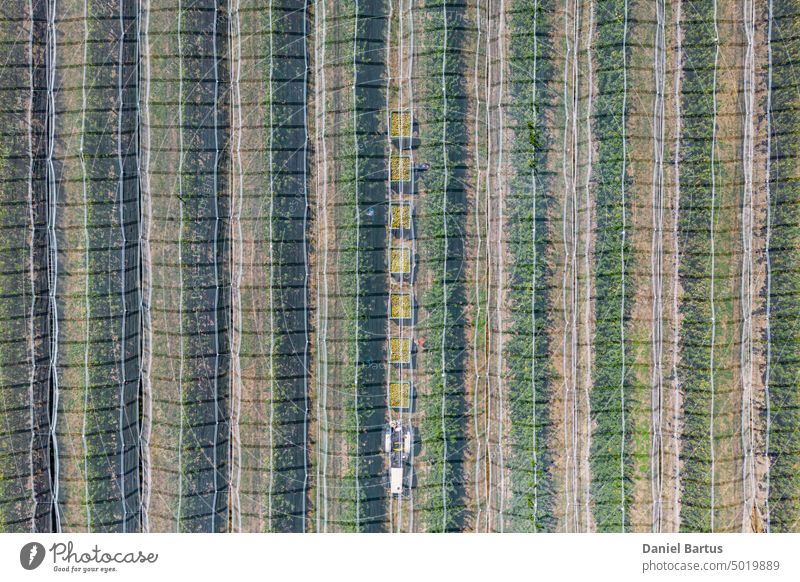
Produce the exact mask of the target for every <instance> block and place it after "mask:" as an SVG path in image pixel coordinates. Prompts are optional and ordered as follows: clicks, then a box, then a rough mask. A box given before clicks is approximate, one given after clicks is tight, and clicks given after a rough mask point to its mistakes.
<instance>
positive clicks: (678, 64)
mask: <svg viewBox="0 0 800 582" xmlns="http://www.w3.org/2000/svg"><path fill="white" fill-rule="evenodd" d="M681 8H682V0H676V3H675V8H674V10H675V43H676V54H675V66H674V72H673V96H672V101H673V107H674V109H675V112H674V117H673V119H674V124H675V143H674V148H675V153H674V154H673V156H674V157H673V160H672V168H673V174H674V177H673V179H674V181H675V184H674V191H675V193H674V200H673V203H672V256H673V264H672V314H671V317H672V369H671V376H672V378H671V379H672V452H673V471H674V473H673V488H674V489H673V503H672V512H673V515H672V520H673V521H672V523H673V528H672V529H673V530H674V531H678V530H679V529H680V504H679V502H678V500H679V499H680V488H681V479H680V473H681V462H680V450H681V449H680V429H679V426H680V425H679V423H680V412H681V410H680V408H681V407H680V394H681V392H680V391H681V386H680V379H679V377H678V354H679V339H680V309H679V302H678V292H679V281H680V273H679V270H678V265H679V263H680V247H679V244H678V226H679V225H678V218H679V216H680V201H681V179H680V157H681V99H680V94H681V74H682V66H683V47H682V45H681V41H682V38H681V37H682V32H681Z"/></svg>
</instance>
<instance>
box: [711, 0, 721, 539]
mask: <svg viewBox="0 0 800 582" xmlns="http://www.w3.org/2000/svg"><path fill="white" fill-rule="evenodd" d="M718 62H719V27H718V24H717V0H714V82H713V89H712V91H713V107H714V116H713V122H712V123H713V125H712V128H711V224H710V237H711V354H710V362H709V375H710V380H709V382H710V385H711V408H710V415H709V441H710V444H711V475H710V478H711V516H710V517H711V531H712V533H713V532H714V512H715V508H716V499H715V494H716V491H715V487H714V470H715V460H716V459H715V450H714V406H715V399H716V386H715V383H714V363H715V362H714V351H715V349H716V341H717V306H716V302H715V299H714V293H715V288H714V283H715V281H714V279H715V277H714V276H715V271H716V237H715V236H714V223H715V221H716V208H715V206H716V203H717V168H716V151H717V64H718Z"/></svg>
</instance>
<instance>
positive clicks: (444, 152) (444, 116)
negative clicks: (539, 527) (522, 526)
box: [441, 2, 450, 531]
mask: <svg viewBox="0 0 800 582" xmlns="http://www.w3.org/2000/svg"><path fill="white" fill-rule="evenodd" d="M442 22H443V24H444V42H443V46H442V76H441V78H442V101H443V103H442V106H443V110H442V162H443V164H444V184H443V187H442V188H443V189H442V218H443V222H444V257H443V260H444V267H443V271H442V303H443V310H444V317H443V321H442V444H443V449H444V450H443V451H442V455H443V463H442V510H443V511H442V531H447V489H446V481H447V425H446V424H445V406H446V394H447V372H446V366H447V361H446V358H445V345H446V338H447V253H448V244H449V243H448V232H447V188H448V182H449V180H450V175H449V168H448V164H447V84H446V82H445V72H446V68H447V40H448V38H447V36H448V30H447V3H446V2H442Z"/></svg>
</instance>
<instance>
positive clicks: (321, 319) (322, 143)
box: [314, 0, 329, 532]
mask: <svg viewBox="0 0 800 582" xmlns="http://www.w3.org/2000/svg"><path fill="white" fill-rule="evenodd" d="M319 4H320V6H321V10H318V9H317V0H315V2H314V20H315V25H314V28H315V30H316V31H318V30H319V27H320V22H321V23H322V39H321V41H320V42H315V44H314V49H315V59H314V62H315V63H316V65H317V70H318V73H317V77H318V78H319V82H318V83H316V84H315V89H316V91H315V99H314V106H315V116H316V119H317V122H316V123H315V124H314V125H315V131H316V138H317V142H318V144H319V146H318V147H319V149H320V150H321V152H322V155H321V156H315V160H316V163H317V172H316V180H317V182H316V186H317V192H320V193H321V198H322V203H321V204H319V203H318V206H319V212H318V214H319V218H318V221H317V224H318V225H321V226H318V229H321V232H322V233H324V234H323V236H320V237H319V240H322V241H324V242H323V246H324V251H323V260H322V272H321V274H319V269H320V267H319V264H318V266H317V271H318V274H319V275H318V279H319V280H321V282H322V284H321V285H318V286H317V330H318V331H317V354H318V357H317V394H318V398H317V418H318V419H319V420H318V425H317V458H318V462H317V483H321V485H322V486H321V488H320V487H319V486H318V487H317V508H319V507H320V489H321V490H322V504H321V506H322V520H320V514H319V511H318V512H317V531H325V532H326V531H328V348H327V338H328V301H329V294H328V243H329V238H328V237H329V233H328V163H327V161H328V154H327V140H326V139H325V132H326V117H327V107H326V105H327V102H326V99H327V91H326V89H327V83H326V79H325V47H326V42H327V17H326V11H325V2H324V0H323V1H322V2H320V3H319ZM320 160H322V163H320ZM320 167H321V169H322V171H321V172H320ZM320 174H322V184H321V185H320V182H319V181H320ZM319 233H320V231H318V234H319ZM323 451H324V452H323ZM319 459H321V460H319ZM320 465H321V467H322V471H321V473H320Z"/></svg>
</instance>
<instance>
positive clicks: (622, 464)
mask: <svg viewBox="0 0 800 582" xmlns="http://www.w3.org/2000/svg"><path fill="white" fill-rule="evenodd" d="M627 109H628V0H625V22H624V24H623V36H622V175H621V185H622V244H621V245H620V266H621V269H622V298H621V302H620V308H619V311H620V317H619V330H620V340H621V344H622V346H621V347H622V354H621V356H622V366H621V367H622V370H621V372H620V380H619V392H620V409H621V411H622V438H621V439H620V454H619V472H620V489H621V491H620V510H621V512H622V522H621V529H622V532H623V533H624V532H625V439H626V438H627V434H626V428H627V427H626V425H625V420H626V419H625V373H626V368H625V364H626V362H625V261H626V258H625V243H626V241H627V232H626V231H627V227H628V223H627V220H628V216H627V215H628V213H627V204H628V201H627V197H626V194H627V193H626V191H625V185H626V177H627V174H628V133H627V123H628V119H627Z"/></svg>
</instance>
